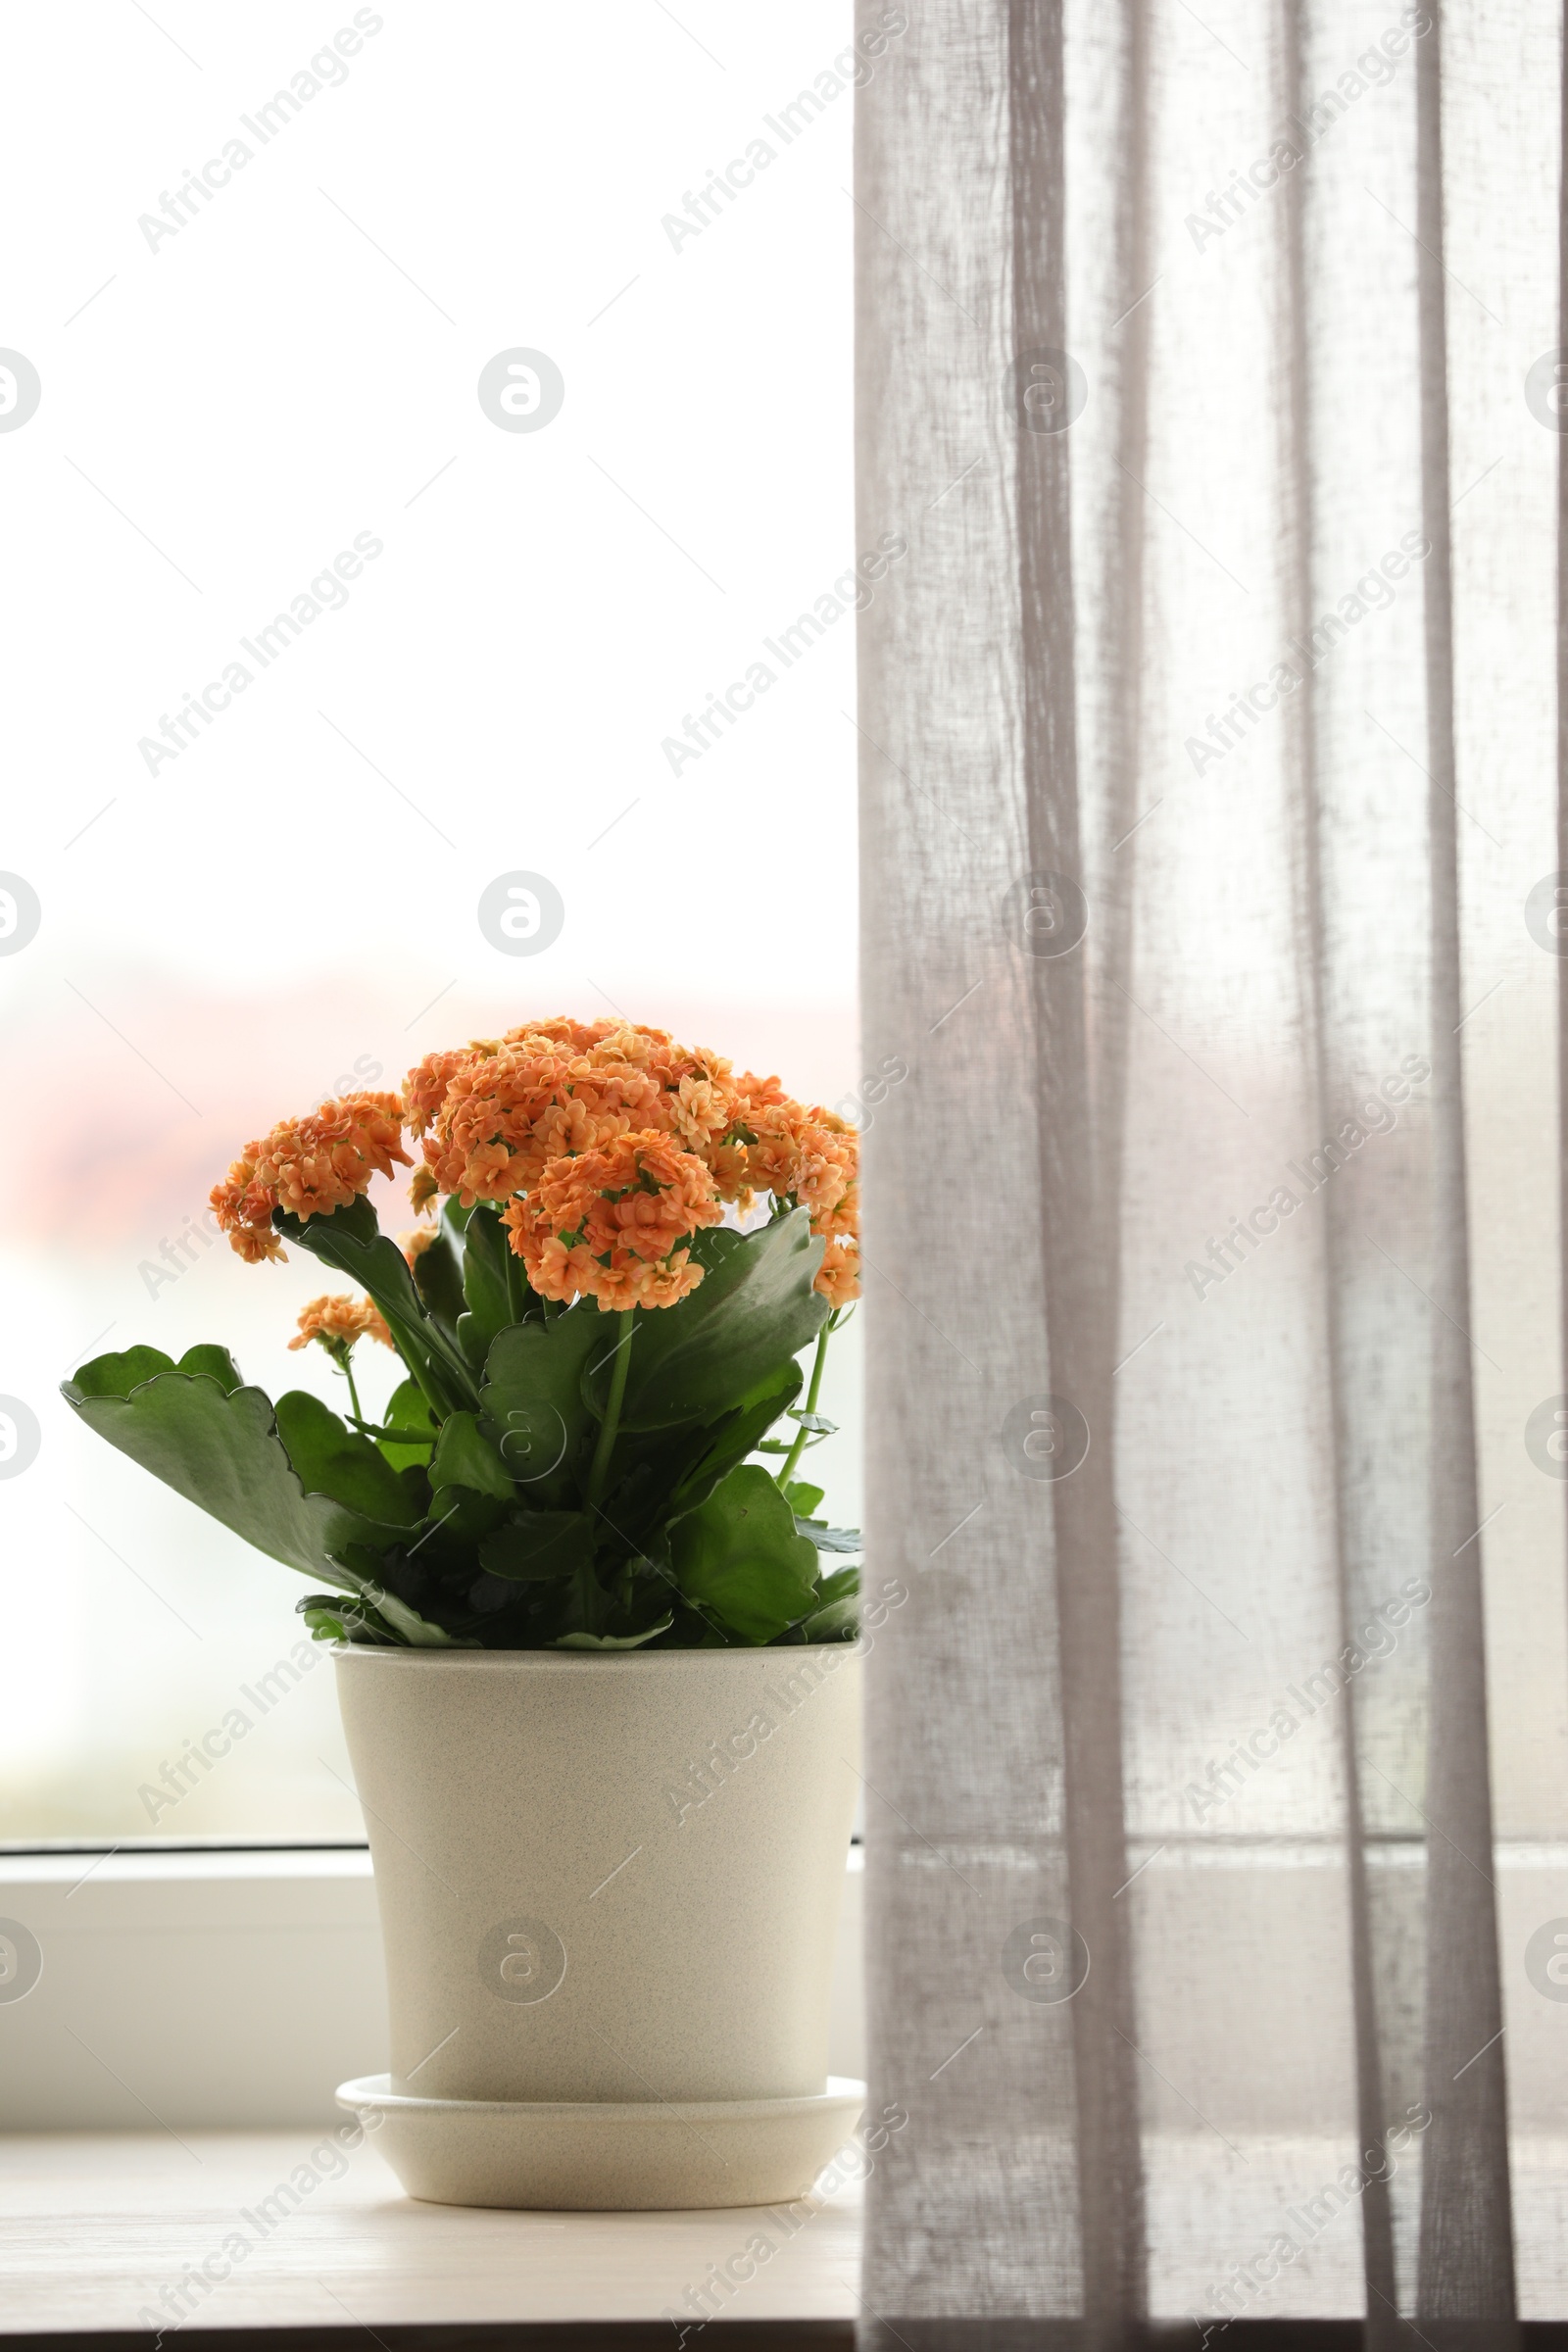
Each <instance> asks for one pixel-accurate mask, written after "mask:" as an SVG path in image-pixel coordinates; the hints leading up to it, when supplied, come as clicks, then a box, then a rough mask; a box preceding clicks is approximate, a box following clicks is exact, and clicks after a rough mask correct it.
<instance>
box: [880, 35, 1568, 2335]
mask: <svg viewBox="0 0 1568 2352" xmlns="http://www.w3.org/2000/svg"><path fill="white" fill-rule="evenodd" d="M905 13H906V12H904V11H890V10H887V9H884V8H882V7H881V6H879V5H876V4H875V0H871V4H868V5H867V6H866V7H865V8H864V10H863V12H862V18H861V24H862V29H863V30H864V31H865V32H866V33H867V34H869V35H875V34H876V33H877V32H879V31H880V32H881V33H882V35H883V36H884V37H885V38H886V40H887V54H886V57H885V61H884V63H883V64H882V65H881V67H880V68H879V70H878V71H877V73H875V75H874V76H873V78H872V79H871V80H870V82H869V84H868V85H867V87H866V88H865V89H864V90H863V91H862V92H861V93H860V98H859V105H860V114H859V118H858V162H857V186H856V191H855V195H856V204H857V208H858V209H857V236H858V301H859V359H858V435H859V450H858V463H859V493H858V495H859V511H858V534H859V544H860V545H862V546H867V545H874V544H875V542H876V539H877V536H878V534H879V533H882V532H886V531H898V532H900V533H902V534H904V535H905V536H906V537H907V540H908V544H909V556H908V561H907V563H906V564H903V565H902V566H901V568H900V571H899V574H898V578H897V581H896V583H894V584H893V585H892V586H891V588H890V592H889V593H888V594H886V595H879V596H878V597H877V599H876V600H875V601H874V602H873V603H872V605H871V606H870V607H869V609H868V610H867V611H866V612H865V613H863V615H862V617H861V623H860V627H861V632H862V633H861V639H860V654H861V685H860V706H859V718H858V724H859V728H860V736H861V743H860V753H861V769H860V774H861V830H862V872H863V877H864V879H863V883H862V895H863V929H864V949H863V1005H864V1011H863V1017H864V1023H865V1037H864V1044H865V1051H866V1054H867V1056H868V1060H867V1066H868V1067H873V1068H874V1067H876V1066H878V1064H879V1063H885V1064H886V1066H889V1067H892V1066H903V1065H907V1068H908V1072H909V1075H908V1077H907V1079H906V1080H905V1081H904V1082H903V1083H902V1084H898V1085H895V1086H893V1087H891V1089H890V1091H889V1093H888V1097H887V1100H886V1102H885V1103H883V1104H882V1105H881V1106H880V1107H878V1108H877V1110H876V1111H875V1114H874V1118H873V1122H872V1127H871V1132H870V1134H869V1136H868V1137H867V1142H866V1194H867V1202H866V1229H865V1232H866V1238H865V1249H866V1260H867V1267H868V1272H867V1278H866V1288H867V1298H868V1306H867V1316H868V1325H869V1343H868V1344H869V1375H868V1377H869V1391H868V1399H867V1418H868V1426H869V1430H870V1447H869V1464H868V1478H869V1487H868V1496H867V1523H866V1524H867V1531H868V1544H869V1552H868V1557H869V1559H870V1561H871V1562H872V1565H873V1575H872V1578H871V1580H870V1581H871V1583H872V1585H873V1587H875V1586H876V1585H877V1583H878V1580H879V1579H880V1580H882V1582H883V1586H884V1590H885V1593H886V1607H885V1614H883V1616H882V1622H881V1623H880V1624H879V1625H878V1627H877V1629H876V1631H875V1633H874V1635H873V1650H872V1656H871V1659H870V1662H869V1670H868V1671H869V1678H870V1719H869V1733H868V1750H867V1758H866V1777H867V1783H868V1793H867V1798H866V1807H867V1846H868V1888H869V1896H870V1958H869V1968H870V1998H871V2035H872V2052H871V2072H872V2104H873V2109H876V2108H877V2107H881V2106H886V2105H888V2104H889V2103H895V2102H896V2103H898V2104H901V2105H902V2106H903V2107H904V2108H905V2109H906V2110H907V2115H908V2118H909V2123H908V2128H907V2130H903V2131H899V2132H898V2133H897V2134H896V2135H895V2136H893V2137H892V2138H890V2140H889V2141H888V2144H887V2146H886V2148H885V2149H883V2150H882V2151H881V2152H880V2153H878V2154H877V2155H876V2156H875V2158H874V2168H873V2171H872V2175H871V2179H870V2182H869V2188H868V2197H869V2237H868V2251H867V2263H866V2272H865V2278H864V2286H863V2293H864V2297H865V2305H866V2311H867V2325H868V2327H877V2326H878V2325H880V2324H882V2323H885V2324H886V2325H887V2326H888V2327H891V2328H893V2329H896V2330H897V2331H898V2332H900V2333H901V2334H902V2335H903V2336H904V2337H905V2338H907V2339H908V2340H911V2341H912V2340H915V2338H914V2336H911V2332H910V2331H911V2328H912V2329H914V2330H915V2333H916V2335H918V2333H919V2324H920V2323H922V2322H924V2323H927V2324H928V2328H927V2336H928V2338H929V2336H930V2333H931V2327H930V2325H929V2324H940V2323H942V2322H944V2321H956V2320H959V2319H976V2318H986V2317H1012V2318H1020V2319H1022V2318H1031V2319H1037V2320H1050V2319H1064V2320H1085V2321H1087V2322H1088V2323H1089V2327H1088V2335H1089V2338H1090V2340H1100V2341H1110V2340H1112V2339H1114V2338H1115V2336H1116V2335H1117V2334H1118V2332H1120V2331H1122V2330H1123V2329H1124V2328H1125V2327H1128V2326H1129V2325H1131V2324H1134V2323H1136V2322H1138V2321H1140V2320H1142V2319H1145V2318H1149V2319H1152V2320H1156V2321H1172V2320H1182V2319H1187V2318H1189V2317H1192V2318H1195V2319H1196V2320H1197V2321H1198V2322H1199V2323H1200V2325H1201V2327H1204V2328H1207V2327H1223V2326H1225V2325H1227V2324H1228V2323H1230V2322H1233V2321H1253V2320H1258V2319H1269V2318H1278V2317H1283V2316H1292V2315H1297V2316H1305V2317H1315V2318H1330V2317H1338V2318H1346V2317H1361V2316H1364V2318H1365V2322H1366V2327H1367V2332H1368V2336H1369V2338H1370V2339H1372V2340H1373V2341H1374V2342H1376V2343H1377V2344H1379V2345H1382V2344H1385V2343H1386V2344H1390V2345H1392V2344H1393V2343H1394V2342H1395V2341H1396V2340H1398V2341H1400V2342H1410V2341H1413V2340H1414V2338H1413V2336H1412V2334H1411V2330H1410V2328H1409V2327H1408V2326H1407V2325H1406V2323H1407V2322H1409V2321H1413V2322H1414V2323H1415V2327H1416V2328H1417V2329H1418V2330H1419V2331H1420V2338H1421V2340H1422V2341H1426V2342H1434V2343H1442V2342H1444V2341H1446V2340H1453V2341H1455V2342H1463V2343H1472V2342H1474V2343H1480V2342H1487V2343H1493V2342H1495V2343H1506V2342H1507V2341H1508V2339H1509V2336H1510V2334H1511V2331H1512V2328H1513V2327H1514V2324H1515V2321H1516V2318H1518V2317H1524V2318H1527V2319H1530V2318H1534V2319H1542V2318H1560V2317H1562V2316H1564V2314H1565V2313H1568V2163H1565V2158H1568V2125H1565V2122H1564V2115H1563V2089H1564V2083H1565V2080H1568V2069H1565V2063H1564V2062H1565V2060H1568V1867H1565V1866H1568V1819H1565V1812H1568V1805H1565V1789H1568V1616H1565V1579H1564V1507H1563V1506H1564V1490H1563V1483H1562V1482H1563V1479H1564V1476H1565V1474H1568V1445H1565V1438H1564V1435H1563V1433H1564V1432H1565V1431H1568V1399H1565V1398H1564V1397H1563V1396H1562V1394H1561V1392H1562V1390H1563V1388H1564V1373H1563V1366H1562V1345H1561V1332H1562V1282H1561V1267H1560V1233H1561V1222H1562V1220H1561V1202H1560V1197H1559V1184H1560V1178H1559V1169H1560V1166H1561V1152H1560V1146H1559V1128H1558V1119H1559V1110H1558V1103H1559V1093H1560V1089H1559V1078H1558V1071H1559V1060H1558V1056H1559V1052H1560V1050H1561V1048H1560V1040H1561V1039H1562V1037H1563V1034H1564V1029H1563V1022H1562V1018H1561V1012H1560V1003H1559V985H1560V982H1561V981H1562V978H1563V975H1564V968H1565V967H1564V961H1563V953H1564V949H1565V947H1568V920H1565V919H1564V917H1563V916H1562V915H1561V914H1560V913H1559V909H1560V908H1562V907H1568V887H1559V884H1560V883H1561V884H1563V885H1568V875H1565V874H1562V872H1561V869H1563V868H1568V849H1564V848H1563V847H1561V846H1560V845H1559V840H1558V817H1557V806H1558V795H1557V781H1556V778H1557V762H1558V751H1557V740H1558V739H1557V710H1558V700H1559V698H1558V690H1557V660H1558V655H1557V643H1558V639H1557V604H1558V562H1559V554H1558V550H1559V543H1560V533H1559V527H1558V520H1557V477H1558V456H1559V449H1560V446H1561V444H1560V439H1559V436H1560V434H1561V431H1562V429H1563V426H1564V423H1565V422H1568V411H1565V409H1564V407H1563V405H1562V403H1563V401H1564V398H1565V395H1564V394H1563V393H1562V392H1561V391H1560V390H1559V388H1558V387H1559V385H1561V384H1563V383H1568V368H1564V367H1563V366H1560V365H1559V363H1560V362H1562V361H1564V360H1568V353H1565V352H1564V351H1563V350H1562V349H1561V346H1562V345H1563V344H1564V343H1565V342H1568V329H1565V328H1564V327H1563V325H1562V323H1561V318H1560V301H1559V244H1560V239H1559V228H1558V192H1559V180H1560V161H1561V153H1562V96H1561V89H1562V68H1561V48H1562V42H1561V22H1560V16H1559V13H1558V12H1557V11H1556V10H1554V9H1552V8H1550V7H1548V6H1547V5H1546V4H1545V0H1486V5H1485V6H1482V5H1481V0H1465V4H1462V5H1448V6H1445V7H1443V8H1441V9H1440V8H1439V7H1438V6H1436V5H1433V6H1426V7H1408V6H1406V7H1401V6H1399V5H1398V4H1397V0H1274V5H1272V6H1269V5H1264V4H1263V0H1214V4H1213V5H1211V6H1205V8H1204V9H1203V10H1202V12H1201V15H1200V14H1199V13H1197V12H1195V11H1194V10H1192V9H1189V8H1188V7H1186V6H1185V5H1183V4H1182V0H1161V5H1159V6H1157V7H1151V6H1146V5H1143V4H1142V0H1119V4H1118V0H1010V4H1009V0H932V4H931V5H929V6H914V7H911V8H909V9H908V10H907V26H906V28H905V29H903V30H902V31H900V32H897V33H896V34H889V32H888V28H889V26H890V25H893V24H894V23H895V22H897V23H898V24H901V25H902V24H904V22H905ZM943 2335H944V2330H943V2328H942V2327H941V2326H940V2325H936V2326H935V2337H936V2339H937V2340H942V2338H943ZM1194 2340H1195V2341H1198V2340H1199V2339H1198V2338H1195V2339H1194Z"/></svg>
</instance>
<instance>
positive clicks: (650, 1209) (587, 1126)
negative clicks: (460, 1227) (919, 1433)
mask: <svg viewBox="0 0 1568 2352" xmlns="http://www.w3.org/2000/svg"><path fill="white" fill-rule="evenodd" d="M404 1103H405V1107H406V1110H407V1114H408V1123H409V1125H410V1127H411V1129H412V1130H413V1131H414V1133H415V1134H416V1135H422V1136H423V1138H424V1141H423V1147H422V1148H423V1153H424V1165H423V1166H422V1167H420V1168H419V1169H418V1170H417V1172H416V1174H415V1178H414V1182H413V1185H412V1187H411V1192H412V1196H413V1199H414V1201H415V1203H416V1205H417V1207H421V1208H422V1207H424V1206H426V1205H427V1204H428V1203H429V1202H431V1201H434V1200H435V1199H436V1198H437V1197H438V1196H439V1195H440V1194H443V1193H449V1194H453V1195H455V1196H456V1197H457V1199H458V1200H459V1201H462V1202H463V1204H464V1206H465V1207H471V1206H472V1205H473V1203H474V1202H475V1201H506V1202H509V1203H511V1206H510V1207H509V1208H508V1210H507V1213H506V1222H507V1224H508V1226H509V1228H510V1230H511V1235H512V1247H513V1248H514V1250H516V1252H517V1253H518V1255H519V1256H520V1257H521V1258H522V1259H523V1261H524V1264H525V1265H526V1266H527V1269H528V1277H529V1280H530V1282H531V1283H532V1284H533V1287H534V1288H535V1290H539V1291H542V1292H543V1293H544V1294H545V1296H546V1297H548V1298H553V1299H572V1298H575V1297H577V1296H578V1294H579V1293H582V1294H584V1295H586V1296H589V1297H592V1298H596V1299H598V1300H599V1302H600V1304H601V1305H602V1306H604V1307H607V1308H608V1307H611V1306H613V1305H616V1304H620V1303H632V1302H635V1303H640V1304H644V1305H673V1304H674V1302H675V1300H676V1299H680V1298H683V1297H684V1296H685V1295H686V1292H687V1291H689V1290H691V1289H693V1288H695V1286H696V1284H697V1283H698V1282H699V1281H700V1280H701V1278H702V1269H701V1267H700V1266H695V1265H693V1264H692V1263H691V1259H690V1253H689V1252H688V1251H684V1250H677V1245H678V1244H679V1243H680V1242H681V1241H683V1240H684V1239H685V1238H686V1237H687V1235H689V1234H691V1233H693V1232H695V1231H696V1230H697V1228H698V1226H699V1225H702V1224H712V1223H716V1222H717V1221H718V1204H719V1203H721V1202H725V1201H728V1202H732V1203H733V1204H734V1205H735V1206H736V1207H738V1208H739V1209H742V1210H745V1209H749V1208H750V1207H751V1206H752V1205H753V1203H754V1201H755V1200H756V1198H757V1196H758V1194H759V1193H769V1194H771V1195H772V1196H773V1197H774V1198H775V1199H777V1200H780V1201H799V1202H800V1203H801V1204H802V1205H803V1206H804V1207H806V1208H807V1209H808V1210H809V1213H810V1219H811V1230H812V1231H813V1233H818V1234H820V1235H821V1236H822V1237H823V1238H824V1240H825V1242H826V1245H827V1247H826V1250H825V1251H824V1254H823V1262H822V1267H821V1271H820V1273H819V1274H818V1276H817V1282H816V1287H817V1289H818V1290H819V1291H820V1292H821V1293H822V1294H823V1296H824V1297H825V1298H827V1299H829V1300H830V1301H831V1302H832V1304H833V1305H835V1306H841V1305H846V1304H848V1302H849V1301H850V1300H851V1299H855V1298H857V1297H858V1295H859V1242H858V1230H859V1201H858V1152H857V1140H856V1137H855V1134H854V1131H853V1129H851V1128H850V1127H848V1126H847V1125H846V1124H845V1122H844V1121H843V1120H842V1119H840V1118H837V1117H836V1116H835V1115H834V1113H833V1112H832V1111H827V1110H820V1109H815V1108H808V1107H807V1106H806V1105H804V1104H802V1103H796V1102H793V1101H792V1100H791V1099H790V1098H789V1097H788V1096H787V1095H786V1094H785V1093H784V1092H783V1090H782V1088H781V1087H780V1086H779V1083H778V1080H777V1079H776V1078H758V1077H755V1076H753V1074H752V1073H751V1072H750V1071H747V1072H746V1073H744V1074H743V1075H740V1076H737V1075H736V1073H735V1072H734V1070H733V1069H732V1067H731V1065H730V1063H729V1062H727V1061H726V1060H724V1059H723V1057H722V1056H721V1055H719V1054H710V1053H707V1052H705V1051H702V1050H697V1051H692V1050H690V1049H688V1048H686V1047H684V1046H679V1045H677V1044H676V1043H675V1041H674V1040H673V1038H671V1037H670V1036H669V1034H668V1032H667V1031H665V1030H662V1029H649V1028H645V1027H643V1026H642V1025H641V1024H640V1023H636V1022H629V1021H609V1020H605V1021H595V1022H592V1023H587V1024H584V1023H581V1022H576V1021H568V1020H565V1019H560V1020H550V1021H539V1022H533V1023H529V1024H527V1025H525V1026H524V1027H522V1028H518V1029H513V1030H509V1031H508V1033H507V1034H506V1036H505V1037H500V1038H479V1039H476V1040H475V1041H474V1042H473V1044H471V1045H470V1046H469V1047H467V1048H466V1050H460V1051H458V1052H455V1053H454V1052H447V1053H441V1054H429V1055H427V1056H426V1058H425V1059H424V1060H423V1061H422V1062H421V1063H420V1064H419V1066H418V1068H417V1069H416V1070H412V1071H411V1072H410V1073H409V1079H408V1083H407V1086H406V1087H405V1090H404ZM426 1131H428V1132H426ZM661 1139H663V1140H664V1141H665V1142H666V1143H667V1144H668V1145H669V1146H671V1147H672V1148H673V1150H672V1153H671V1154H669V1155H666V1156H663V1157H661V1156H659V1155H658V1154H654V1156H653V1157H649V1154H650V1153H651V1152H652V1151H653V1147H654V1146H655V1145H657V1144H658V1143H659V1141H660V1140H661ZM611 1147H618V1148H619V1150H620V1156H618V1157H617V1156H612V1157H611V1158H610V1159H609V1160H604V1159H603V1155H604V1154H605V1153H606V1152H607V1151H608V1150H610V1148H611ZM633 1147H636V1148H637V1151H638V1152H640V1153H641V1154H642V1156H641V1157H639V1158H637V1159H636V1163H635V1165H636V1172H635V1173H634V1174H633V1175H632V1176H631V1177H628V1176H627V1170H628V1169H630V1168H632V1166H633V1162H632V1161H631V1160H628V1159H626V1158H625V1156H624V1155H625V1152H628V1151H631V1150H632V1148H633ZM682 1161H685V1162H690V1163H693V1164H692V1165H689V1166H682V1167H679V1168H678V1169H677V1165H676V1163H677V1162H682ZM584 1162H587V1163H589V1165H587V1166H584V1164H583V1163H584ZM602 1162H603V1164H601V1163H602ZM656 1166H657V1168H658V1169H659V1171H660V1172H659V1173H658V1174H657V1175H655V1174H652V1173H650V1171H651V1170H652V1169H653V1168H654V1167H656ZM627 1182H632V1183H635V1185H636V1188H637V1191H638V1194H639V1196H640V1200H641V1201H642V1204H643V1205H642V1206H641V1207H640V1208H638V1209H637V1211H636V1214H635V1216H633V1215H632V1214H631V1210H630V1203H629V1201H625V1200H622V1198H621V1192H622V1189H623V1186H624V1184H625V1183H627ZM656 1200H657V1202H658V1204H659V1205H658V1206H657V1209H656V1207H655V1205H654V1204H655V1202H656ZM591 1201H597V1202H598V1204H599V1206H598V1208H591V1207H590V1203H591ZM699 1208H701V1210H702V1213H698V1212H699ZM710 1210H711V1212H712V1213H711V1214H710V1213H708V1212H709V1211H710ZM607 1216H608V1217H609V1218H610V1220H611V1221H612V1222H613V1223H614V1228H615V1234H616V1236H617V1237H618V1238H616V1239H615V1240H614V1241H613V1243H612V1241H611V1238H610V1234H609V1228H608V1225H607V1222H606V1219H607ZM634 1228H635V1230H636V1232H637V1233H638V1234H639V1235H640V1236H641V1239H640V1241H639V1242H638V1243H636V1244H635V1245H634V1244H633V1243H632V1242H630V1241H629V1240H628V1238H627V1236H628V1234H629V1233H630V1232H631V1231H632V1230H633V1229H634ZM661 1236H665V1237H666V1238H665V1247H664V1249H663V1250H662V1252H656V1251H655V1250H654V1249H653V1245H654V1243H655V1242H656V1241H657V1240H658V1239H659V1238H660V1237H661ZM677 1259H678V1263H677Z"/></svg>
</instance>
